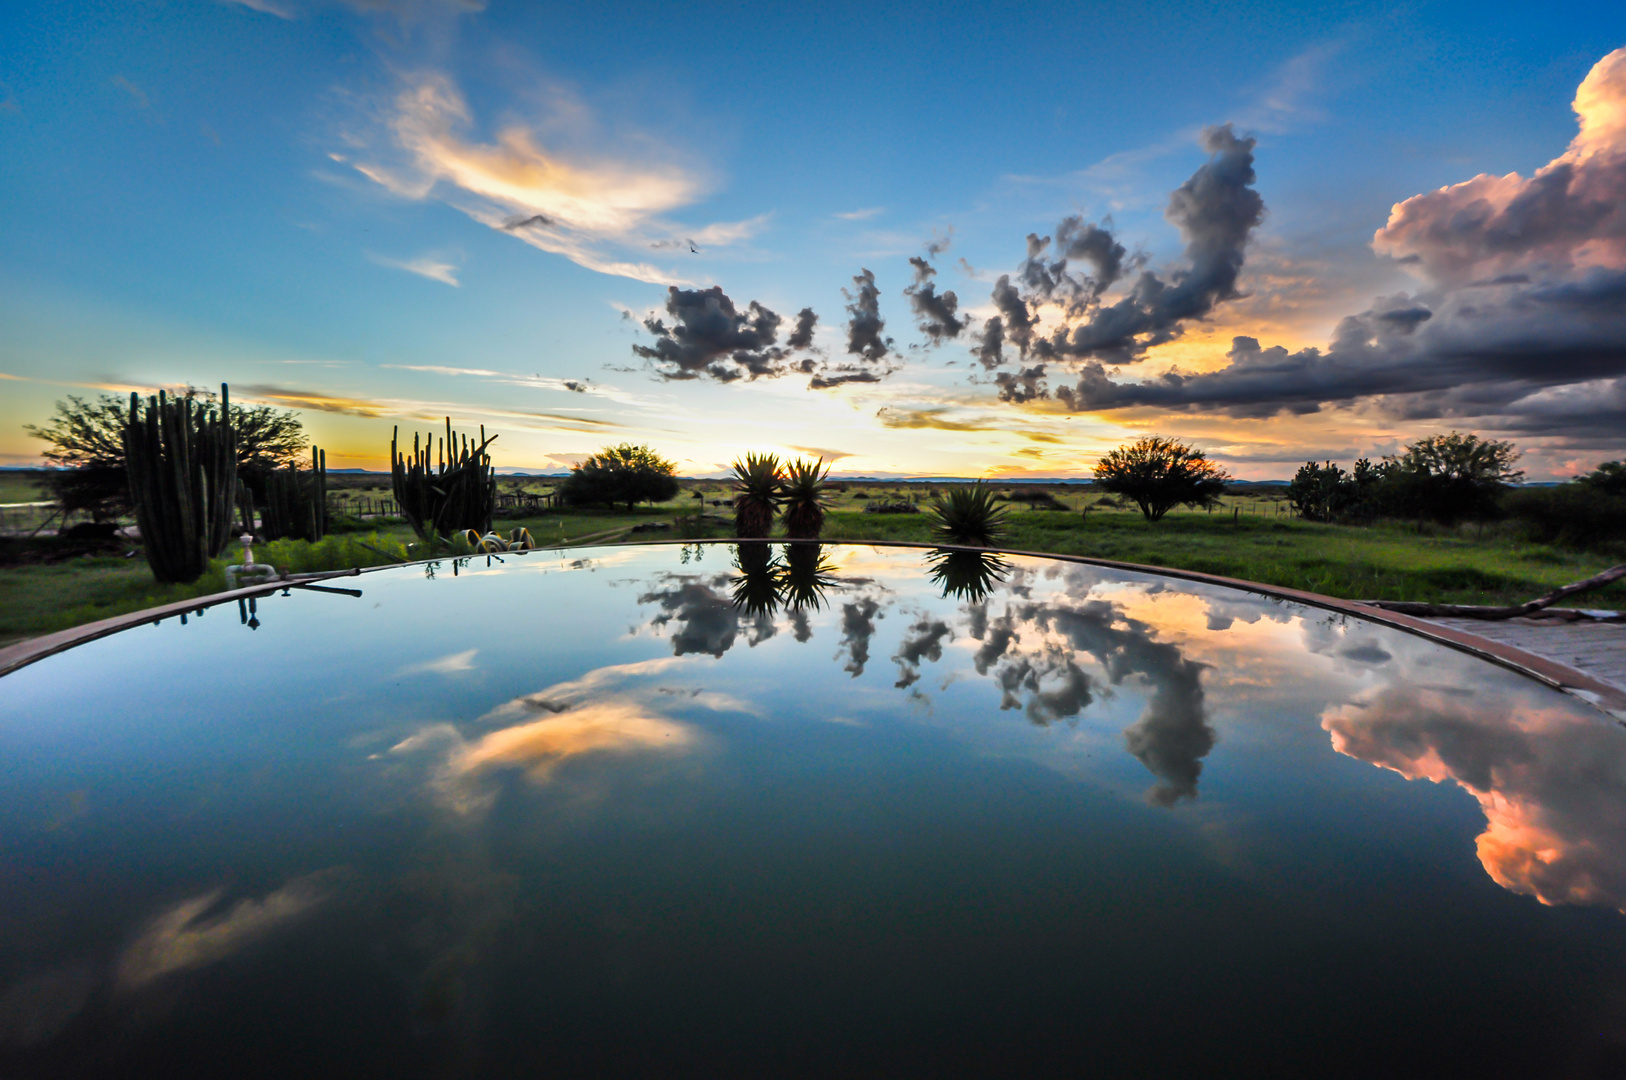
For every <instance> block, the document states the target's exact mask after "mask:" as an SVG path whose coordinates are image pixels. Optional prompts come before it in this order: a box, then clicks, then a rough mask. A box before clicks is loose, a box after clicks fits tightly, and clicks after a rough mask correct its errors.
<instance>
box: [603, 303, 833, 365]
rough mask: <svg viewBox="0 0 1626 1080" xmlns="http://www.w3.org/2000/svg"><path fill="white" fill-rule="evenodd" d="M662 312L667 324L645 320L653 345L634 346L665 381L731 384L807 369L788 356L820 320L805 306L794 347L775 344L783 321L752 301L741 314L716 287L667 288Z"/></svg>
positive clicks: (809, 336) (808, 339)
mask: <svg viewBox="0 0 1626 1080" xmlns="http://www.w3.org/2000/svg"><path fill="white" fill-rule="evenodd" d="M666 314H667V315H668V316H670V318H671V321H670V322H667V321H666V320H665V319H662V318H660V317H659V316H655V315H651V316H649V317H648V318H646V319H645V320H644V329H646V330H648V331H649V332H650V333H651V334H653V335H655V344H654V345H634V346H633V347H632V351H633V352H634V353H636V354H637V355H638V356H641V357H643V358H644V359H645V360H649V361H651V362H652V364H653V365H654V369H655V371H656V373H657V374H658V375H660V377H661V378H663V379H698V378H710V379H715V380H717V381H718V382H733V381H734V380H736V379H739V378H746V379H756V378H761V377H764V376H767V377H770V378H771V377H774V376H778V375H784V374H787V373H788V372H790V371H793V370H800V371H803V372H804V373H806V372H807V371H808V370H809V368H808V367H807V366H792V365H791V364H790V363H789V358H790V354H791V352H792V351H794V350H795V349H796V348H805V347H806V345H807V344H811V342H812V336H813V322H814V321H815V320H816V319H817V318H818V316H816V315H814V314H813V312H812V310H811V309H808V308H804V309H803V310H802V312H801V314H800V315H798V316H797V323H796V330H795V331H794V332H793V333H792V335H791V338H792V343H791V344H789V345H787V346H784V347H781V346H780V345H779V344H778V342H779V326H780V323H781V322H783V320H782V319H781V318H780V317H779V316H778V315H777V314H775V313H774V312H772V311H770V310H768V309H767V308H765V307H763V306H762V305H761V304H759V303H757V302H756V301H755V300H753V301H751V302H750V304H748V305H747V306H746V308H745V310H744V311H740V310H739V309H738V308H736V307H735V306H734V301H733V300H730V299H729V298H728V295H727V294H726V293H724V292H723V290H722V286H720V285H713V286H712V287H711V288H709V289H680V288H678V287H677V286H676V285H673V286H670V287H669V288H668V289H667V290H666ZM796 341H801V342H804V344H802V345H797V344H795V342H796Z"/></svg>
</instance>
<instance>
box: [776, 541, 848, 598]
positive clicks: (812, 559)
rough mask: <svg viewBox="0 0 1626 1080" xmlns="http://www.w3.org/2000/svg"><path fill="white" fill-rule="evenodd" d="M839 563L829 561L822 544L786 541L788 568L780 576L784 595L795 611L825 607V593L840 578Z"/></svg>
mask: <svg viewBox="0 0 1626 1080" xmlns="http://www.w3.org/2000/svg"><path fill="white" fill-rule="evenodd" d="M835 570H836V567H835V564H834V563H830V562H827V561H825V558H824V547H823V545H821V544H786V545H785V570H784V573H783V574H781V575H780V586H781V588H780V595H781V597H782V599H783V600H784V601H785V606H786V607H788V608H790V609H791V610H792V611H800V610H802V609H803V608H813V609H814V610H817V609H819V608H821V607H823V606H824V594H825V592H826V591H827V590H829V589H830V587H831V586H833V585H835V583H836V580H835V578H834V577H831V576H829V575H831V574H834V573H835Z"/></svg>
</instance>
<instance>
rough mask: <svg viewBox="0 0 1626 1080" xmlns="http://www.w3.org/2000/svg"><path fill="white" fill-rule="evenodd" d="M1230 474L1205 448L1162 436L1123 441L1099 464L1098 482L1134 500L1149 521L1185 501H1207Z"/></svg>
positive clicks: (1220, 490) (1203, 503)
mask: <svg viewBox="0 0 1626 1080" xmlns="http://www.w3.org/2000/svg"><path fill="white" fill-rule="evenodd" d="M1230 479H1231V477H1230V476H1229V475H1228V474H1227V473H1226V472H1225V470H1223V469H1221V468H1220V467H1219V466H1217V465H1215V464H1214V463H1213V462H1211V461H1209V460H1208V457H1207V455H1206V454H1204V453H1203V452H1202V451H1201V450H1198V449H1196V448H1195V447H1191V446H1187V445H1185V444H1184V443H1180V442H1176V441H1175V440H1173V439H1166V438H1164V437H1163V436H1161V435H1147V436H1145V437H1143V438H1140V439H1137V440H1136V441H1135V442H1133V443H1130V444H1129V445H1128V446H1120V447H1118V448H1117V449H1116V450H1113V451H1112V452H1111V453H1109V454H1107V455H1106V456H1105V457H1103V458H1102V459H1101V460H1100V461H1099V462H1097V463H1096V466H1095V483H1096V486H1097V487H1099V488H1101V489H1102V490H1103V491H1110V492H1112V493H1113V494H1116V495H1123V496H1125V497H1126V498H1129V499H1132V500H1133V501H1134V503H1135V505H1136V506H1139V507H1140V512H1141V513H1142V514H1144V515H1145V516H1146V520H1147V521H1160V520H1162V518H1163V515H1164V514H1167V513H1168V512H1169V511H1170V510H1172V509H1174V508H1175V507H1176V506H1180V505H1182V504H1183V505H1186V506H1207V505H1209V504H1210V503H1212V502H1213V501H1215V500H1216V499H1218V498H1219V496H1220V495H1221V494H1222V493H1223V492H1224V491H1225V485H1226V483H1227V482H1228V481H1229V480H1230Z"/></svg>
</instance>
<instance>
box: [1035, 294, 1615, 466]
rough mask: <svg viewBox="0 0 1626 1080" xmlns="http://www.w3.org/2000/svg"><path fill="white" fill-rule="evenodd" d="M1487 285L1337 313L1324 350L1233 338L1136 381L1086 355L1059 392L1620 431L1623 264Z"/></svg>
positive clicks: (1245, 410)
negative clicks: (1352, 407)
mask: <svg viewBox="0 0 1626 1080" xmlns="http://www.w3.org/2000/svg"><path fill="white" fill-rule="evenodd" d="M1485 291H1486V290H1483V289H1476V290H1475V292H1474V293H1472V294H1467V295H1463V294H1456V295H1449V296H1446V297H1444V298H1443V299H1442V300H1441V301H1440V302H1438V304H1437V306H1436V307H1435V308H1433V309H1430V308H1429V307H1427V306H1424V305H1422V304H1419V303H1418V302H1416V300H1414V299H1413V298H1409V297H1404V296H1400V297H1390V298H1386V299H1380V300H1379V301H1378V302H1377V303H1376V304H1375V305H1374V306H1373V307H1372V308H1371V309H1370V310H1367V311H1364V312H1361V313H1360V314H1359V315H1351V316H1348V317H1346V318H1345V319H1343V320H1342V321H1341V322H1340V323H1339V325H1338V328H1337V330H1336V331H1335V332H1334V334H1333V339H1332V342H1331V344H1330V345H1329V347H1328V348H1327V350H1326V351H1325V352H1323V351H1321V350H1320V349H1316V348H1307V349H1301V350H1298V351H1296V352H1289V351H1288V350H1286V349H1284V348H1282V347H1281V346H1273V347H1270V348H1264V347H1262V346H1261V345H1260V344H1259V342H1258V341H1257V340H1256V339H1254V338H1251V337H1238V338H1235V339H1234V340H1233V342H1232V347H1231V351H1230V354H1229V357H1228V358H1229V360H1230V363H1229V365H1228V366H1226V367H1224V368H1220V369H1219V370H1217V371H1212V372H1207V373H1203V374H1197V375H1183V374H1180V373H1178V372H1170V373H1168V374H1165V375H1162V376H1159V377H1156V378H1153V379H1149V380H1146V381H1144V382H1138V383H1132V382H1118V381H1115V380H1113V379H1112V378H1111V377H1109V376H1108V374H1107V372H1106V370H1105V369H1104V368H1103V367H1102V366H1101V365H1100V364H1098V363H1090V364H1086V365H1085V366H1084V367H1083V368H1082V369H1081V370H1080V372H1079V376H1078V380H1077V383H1076V385H1074V386H1064V387H1061V388H1059V389H1057V390H1056V397H1057V398H1058V399H1060V400H1061V401H1063V402H1064V403H1066V404H1067V405H1068V406H1069V407H1070V408H1072V409H1088V410H1103V409H1115V408H1129V407H1135V406H1155V407H1159V408H1165V409H1176V410H1193V409H1219V410H1222V411H1224V412H1226V413H1229V414H1231V415H1233V416H1241V417H1263V416H1269V415H1272V414H1274V413H1278V412H1288V413H1300V414H1302V413H1312V412H1316V411H1318V410H1320V409H1321V408H1323V407H1324V406H1328V405H1338V404H1350V403H1353V402H1356V401H1359V400H1362V399H1368V398H1378V399H1380V402H1379V403H1380V405H1381V406H1382V408H1383V409H1384V411H1386V412H1388V413H1389V414H1390V415H1393V416H1397V417H1401V418H1405V419H1435V418H1459V417H1460V418H1475V417H1496V418H1500V419H1499V423H1500V425H1501V426H1504V427H1506V428H1508V429H1510V430H1531V431H1539V430H1563V431H1565V433H1566V434H1571V435H1574V434H1579V433H1581V432H1583V431H1585V430H1597V429H1601V428H1609V427H1613V428H1614V429H1615V431H1616V433H1617V434H1618V433H1619V432H1621V431H1626V407H1623V398H1626V273H1621V272H1608V271H1597V272H1594V273H1592V274H1589V275H1588V276H1587V277H1586V278H1585V279H1583V280H1581V281H1576V282H1567V283H1563V284H1559V285H1554V284H1532V285H1502V286H1497V287H1495V290H1494V294H1493V295H1491V296H1488V297H1487V296H1485V295H1481V294H1482V293H1484V292H1485ZM1577 384H1585V385H1586V386H1587V390H1586V392H1585V393H1584V394H1577V393H1575V392H1573V390H1574V389H1575V388H1576V387H1577ZM1566 388H1569V389H1570V391H1571V392H1565V390H1566ZM1566 422H1567V423H1568V424H1570V425H1574V426H1571V427H1566V426H1565V423H1566Z"/></svg>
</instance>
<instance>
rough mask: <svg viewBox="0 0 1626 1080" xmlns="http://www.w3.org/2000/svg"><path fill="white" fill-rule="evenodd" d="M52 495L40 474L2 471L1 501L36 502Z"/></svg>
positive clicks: (0, 484)
mask: <svg viewBox="0 0 1626 1080" xmlns="http://www.w3.org/2000/svg"><path fill="white" fill-rule="evenodd" d="M50 497H51V496H50V494H49V493H48V492H47V491H46V490H45V485H44V482H43V481H42V480H41V479H40V474H38V473H31V472H10V471H8V472H0V503H20V502H35V501H37V500H40V499H49V498H50Z"/></svg>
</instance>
